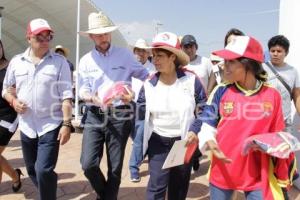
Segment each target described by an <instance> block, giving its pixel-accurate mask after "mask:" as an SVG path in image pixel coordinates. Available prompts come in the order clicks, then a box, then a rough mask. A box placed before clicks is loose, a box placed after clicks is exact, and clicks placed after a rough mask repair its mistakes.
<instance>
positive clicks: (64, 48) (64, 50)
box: [54, 45, 70, 57]
mask: <svg viewBox="0 0 300 200" xmlns="http://www.w3.org/2000/svg"><path fill="white" fill-rule="evenodd" d="M57 50H62V51H63V52H64V54H65V56H66V57H68V55H69V53H70V50H69V49H68V48H66V47H63V46H62V45H56V46H55V48H54V52H56V51H57Z"/></svg>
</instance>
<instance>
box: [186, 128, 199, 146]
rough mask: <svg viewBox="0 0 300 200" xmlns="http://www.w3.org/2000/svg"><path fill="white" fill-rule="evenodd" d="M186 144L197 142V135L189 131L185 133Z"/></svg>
mask: <svg viewBox="0 0 300 200" xmlns="http://www.w3.org/2000/svg"><path fill="white" fill-rule="evenodd" d="M186 140H187V141H186V144H185V145H186V146H188V145H189V144H191V143H197V144H198V142H199V139H198V136H197V135H196V133H194V132H192V131H190V132H188V133H187V137H186Z"/></svg>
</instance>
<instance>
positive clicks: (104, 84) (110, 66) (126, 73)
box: [79, 46, 148, 99]
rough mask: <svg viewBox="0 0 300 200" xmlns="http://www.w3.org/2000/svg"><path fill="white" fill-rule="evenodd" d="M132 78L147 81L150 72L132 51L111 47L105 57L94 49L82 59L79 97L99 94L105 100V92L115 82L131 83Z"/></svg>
mask: <svg viewBox="0 0 300 200" xmlns="http://www.w3.org/2000/svg"><path fill="white" fill-rule="evenodd" d="M132 77H135V78H137V79H140V80H145V79H146V78H147V77H148V71H147V69H145V68H144V67H143V66H142V64H141V63H140V62H138V61H137V60H136V58H135V57H134V55H133V53H132V52H131V51H129V50H128V49H126V48H120V47H115V46H111V47H110V48H109V50H108V51H107V52H106V54H105V55H104V54H102V53H100V52H99V51H97V50H96V48H94V49H93V50H92V51H90V52H89V53H87V54H86V55H84V56H83V57H82V58H81V59H80V63H79V88H80V89H79V96H80V97H81V98H82V97H83V94H84V93H85V92H88V93H91V94H92V95H95V94H96V93H97V94H98V96H99V97H100V99H103V96H104V95H105V92H106V91H107V90H108V89H109V88H110V87H112V86H113V84H114V83H115V82H118V81H125V82H128V83H131V78H132Z"/></svg>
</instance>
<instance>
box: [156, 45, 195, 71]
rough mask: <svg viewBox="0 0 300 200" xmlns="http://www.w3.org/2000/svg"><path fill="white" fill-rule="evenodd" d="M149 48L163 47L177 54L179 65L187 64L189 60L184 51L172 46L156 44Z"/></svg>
mask: <svg viewBox="0 0 300 200" xmlns="http://www.w3.org/2000/svg"><path fill="white" fill-rule="evenodd" d="M151 49H165V50H167V51H170V52H172V53H174V54H175V55H176V56H177V58H178V61H179V62H180V64H181V67H183V66H185V65H187V64H189V62H190V57H189V56H188V55H187V54H186V53H184V52H183V51H182V50H179V49H176V48H174V47H168V46H157V47H151Z"/></svg>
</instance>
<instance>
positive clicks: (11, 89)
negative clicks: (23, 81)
mask: <svg viewBox="0 0 300 200" xmlns="http://www.w3.org/2000/svg"><path fill="white" fill-rule="evenodd" d="M7 93H9V94H11V95H12V96H14V97H16V96H17V91H16V88H15V87H8V88H7Z"/></svg>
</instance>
